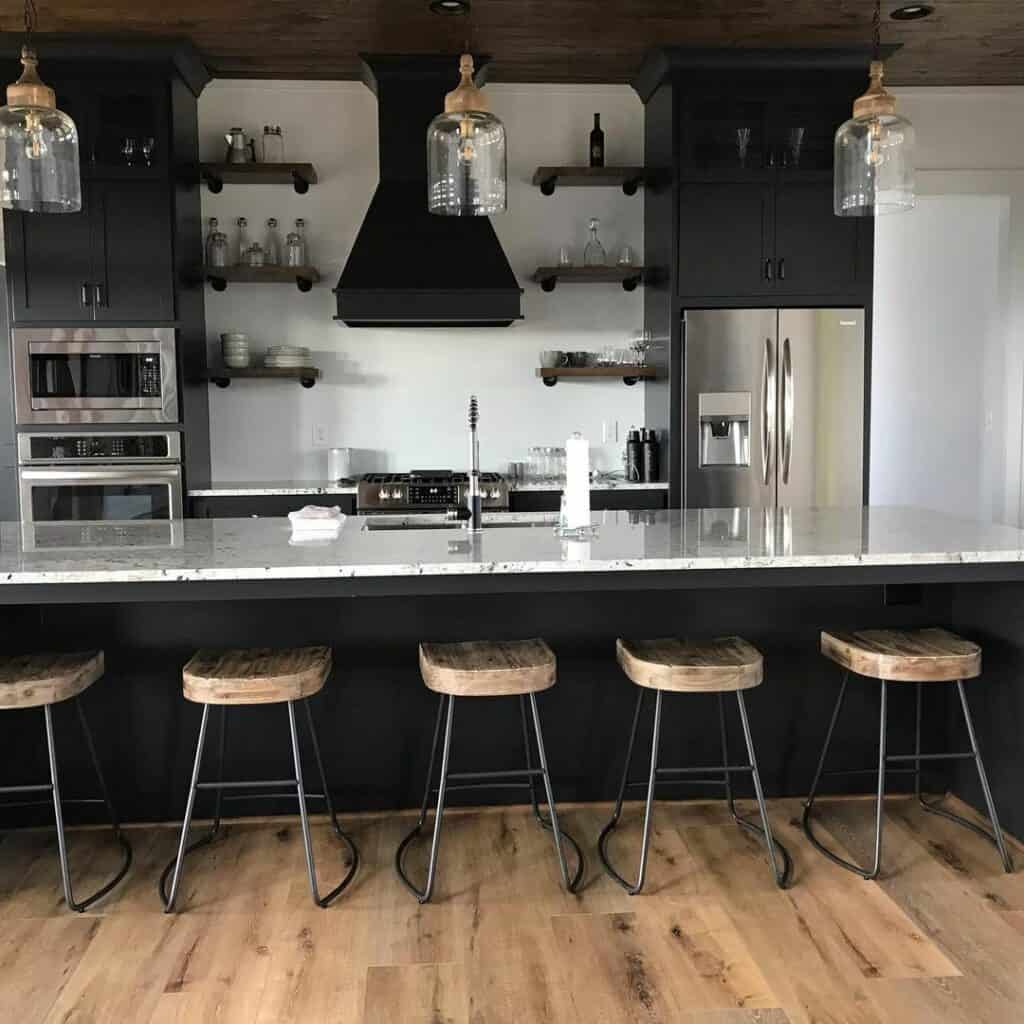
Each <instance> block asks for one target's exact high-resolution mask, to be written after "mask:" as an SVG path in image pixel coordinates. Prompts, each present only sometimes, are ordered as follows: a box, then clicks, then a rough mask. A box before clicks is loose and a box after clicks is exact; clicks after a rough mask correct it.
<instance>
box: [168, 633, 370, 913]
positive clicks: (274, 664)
mask: <svg viewBox="0 0 1024 1024" xmlns="http://www.w3.org/2000/svg"><path fill="white" fill-rule="evenodd" d="M330 671H331V652H330V650H329V649H328V648H326V647H309V648H299V649H297V650H284V651H266V650H253V651H225V652H216V651H199V652H198V653H197V654H196V655H195V656H194V657H193V658H192V660H191V661H190V662H189V663H188V665H186V666H185V672H184V676H185V696H186V697H188V698H189V699H190V700H198V701H201V702H202V703H203V715H202V719H201V721H200V724H199V740H198V742H197V744H196V756H195V761H194V762H193V766H192V778H191V782H190V785H189V792H188V800H187V802H186V805H185V818H184V821H183V822H182V828H181V836H180V839H179V841H178V852H177V856H176V857H175V858H174V860H172V861H171V862H170V863H168V864H167V866H166V867H165V868H164V870H163V873H162V874H161V876H160V885H159V888H160V897H161V899H162V900H163V904H164V910H165V911H166V912H168V913H170V912H171V911H173V910H174V906H175V902H176V900H177V896H178V890H179V886H180V884H181V877H182V871H183V868H184V861H185V858H186V857H187V856H188V854H190V853H192V852H193V851H194V850H197V849H199V848H200V847H203V846H207V845H209V844H210V843H211V842H213V840H214V839H215V838H216V837H217V835H218V833H219V832H220V825H221V803H222V801H223V800H251V799H256V798H263V799H276V798H278V797H280V796H281V794H280V793H261V794H256V793H253V792H252V790H254V789H263V788H272V789H282V788H285V787H287V788H292V789H294V793H295V796H296V798H297V800H298V804H299V817H300V821H301V824H302V841H303V848H304V852H305V860H306V874H307V877H308V879H309V890H310V894H311V895H312V897H313V902H314V903H315V904H316V905H317V906H318V907H326V906H328V905H329V904H330V903H332V902H333V901H334V900H335V899H336V898H337V897H338V896H339V895H341V893H342V892H344V891H345V889H346V888H347V887H348V885H349V883H350V882H351V881H352V879H353V878H354V877H355V873H356V870H357V869H358V867H359V851H358V850H357V849H356V846H355V843H354V842H353V841H352V839H351V838H350V837H349V836H348V835H347V834H346V833H345V832H344V831H343V830H342V828H341V826H340V825H339V823H338V818H337V814H336V812H335V809H334V803H333V801H332V800H331V794H330V791H329V789H328V787H327V777H326V775H325V773H324V766H323V760H322V758H321V755H320V743H319V740H318V738H317V734H316V729H315V727H314V724H313V713H312V710H311V709H310V706H309V700H308V697H309V696H310V695H311V694H314V693H317V692H318V691H319V690H320V689H321V688H322V687H323V684H324V682H325V681H326V679H327V677H328V675H329V674H330ZM247 689H248V691H249V693H250V694H251V696H249V695H247V693H246V691H247ZM268 694H270V695H271V697H270V699H268ZM204 697H205V698H208V699H207V700H202V699H201V698H204ZM296 700H301V701H302V703H303V704H304V705H305V708H306V721H307V724H308V726H309V734H310V739H311V741H312V745H313V752H314V756H315V758H316V765H317V772H318V774H319V777H320V784H321V786H322V792H320V793H307V792H306V789H305V783H304V781H303V775H302V758H301V753H300V749H299V734H298V727H297V723H296V719H295V703H296ZM213 702H217V703H220V704H221V705H222V706H221V720H220V737H219V744H218V747H219V750H218V759H217V760H218V765H217V781H216V782H200V781H199V773H200V769H201V767H202V762H203V751H204V749H205V746H206V731H207V725H208V722H209V717H210V706H211V703H213ZM229 703H230V704H235V705H246V704H255V703H283V704H286V705H287V708H288V728H289V733H290V739H291V750H292V763H293V767H294V777H293V778H290V779H264V780H258V781H245V782H225V781H224V751H225V744H226V732H227V705H228V704H229ZM200 790H213V791H214V792H215V793H216V803H215V805H214V818H213V823H212V825H211V827H210V828H209V829H208V830H207V832H206V833H205V834H204V835H202V836H201V837H200V838H198V839H196V840H194V841H193V842H192V843H189V842H188V834H189V828H190V826H191V823H192V815H193V812H194V810H195V801H196V795H197V794H198V792H199V791H200ZM225 790H242V791H245V792H244V793H243V794H242V795H230V794H229V795H224V791H225ZM310 799H315V800H323V801H324V803H325V804H326V806H327V812H328V814H329V816H330V819H331V827H332V829H333V830H334V834H335V835H336V836H337V837H338V839H340V840H341V842H342V843H344V844H345V846H346V847H347V849H348V854H349V859H350V864H349V868H348V871H347V873H346V874H345V876H344V878H342V880H341V881H340V882H339V883H338V884H337V885H336V886H335V887H334V888H333V889H331V890H330V892H328V893H326V894H324V895H321V894H320V888H319V885H318V883H317V877H316V864H315V861H314V858H313V840H312V835H311V833H310V827H309V813H308V810H307V805H306V801H307V800H310ZM168 878H170V879H171V883H170V889H169V890H168V887H167V880H168Z"/></svg>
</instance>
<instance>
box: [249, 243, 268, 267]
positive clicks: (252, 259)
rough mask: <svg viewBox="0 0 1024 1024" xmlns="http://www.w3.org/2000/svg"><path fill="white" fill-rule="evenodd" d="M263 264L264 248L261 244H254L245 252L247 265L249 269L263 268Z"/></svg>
mask: <svg viewBox="0 0 1024 1024" xmlns="http://www.w3.org/2000/svg"><path fill="white" fill-rule="evenodd" d="M263 263H264V253H263V246H262V245H260V243H259V242H253V243H252V245H250V246H249V248H248V249H247V250H246V251H245V265H246V266H247V267H262V266H263Z"/></svg>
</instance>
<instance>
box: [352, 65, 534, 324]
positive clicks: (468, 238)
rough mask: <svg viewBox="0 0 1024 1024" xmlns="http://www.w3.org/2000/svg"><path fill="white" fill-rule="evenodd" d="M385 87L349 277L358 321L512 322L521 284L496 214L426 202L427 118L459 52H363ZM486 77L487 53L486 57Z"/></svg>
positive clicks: (373, 78)
mask: <svg viewBox="0 0 1024 1024" xmlns="http://www.w3.org/2000/svg"><path fill="white" fill-rule="evenodd" d="M361 58H362V62H363V80H364V82H365V83H366V84H367V85H368V86H369V87H370V89H371V90H372V91H373V93H374V94H375V95H376V97H377V110H378V116H377V124H378V133H379V149H380V183H379V184H378V185H377V190H376V192H374V194H373V199H372V200H371V201H370V207H369V209H368V210H367V211H366V217H365V218H364V219H363V224H362V227H360V229H359V234H358V235H357V236H356V240H355V244H354V245H353V246H352V252H351V254H350V255H349V258H348V262H347V263H346V264H345V269H344V270H343V271H342V272H341V279H340V280H339V281H338V286H337V288H335V289H334V293H335V296H336V297H337V301H338V315H337V316H336V317H335V319H336V320H342V321H344V322H345V323H346V324H348V326H349V327H507V326H508V325H509V324H511V323H512V322H513V321H515V320H521V319H522V313H521V311H520V299H521V296H522V289H521V288H520V287H519V284H518V282H517V281H516V277H515V274H513V273H512V268H511V267H510V266H509V262H508V258H507V257H506V256H505V253H504V251H503V250H502V248H501V244H500V243H499V242H498V236H497V235H496V234H495V233H494V228H493V226H492V225H491V222H490V219H489V218H487V217H442V216H438V215H436V214H432V213H430V212H429V211H428V210H427V154H426V149H427V145H426V140H427V127H428V125H429V124H430V122H431V121H432V120H433V118H434V117H435V115H436V114H438V113H439V112H440V111H442V110H443V109H444V97H445V93H447V92H449V91H450V90H451V89H453V88H454V87H455V85H456V84H457V82H458V65H459V60H458V56H457V55H456V56H437V55H428V56H412V57H407V56H395V55H365V54H364V55H361ZM477 64H478V68H479V70H478V72H477V75H476V81H477V84H482V81H483V75H484V69H485V68H486V66H487V59H486V58H483V59H479V58H478V60H477Z"/></svg>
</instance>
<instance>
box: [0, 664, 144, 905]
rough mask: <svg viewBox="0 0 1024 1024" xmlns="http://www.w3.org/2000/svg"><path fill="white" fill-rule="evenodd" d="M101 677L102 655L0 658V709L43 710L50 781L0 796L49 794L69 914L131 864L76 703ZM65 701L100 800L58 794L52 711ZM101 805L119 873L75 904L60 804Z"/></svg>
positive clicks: (12, 788)
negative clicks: (116, 846)
mask: <svg viewBox="0 0 1024 1024" xmlns="http://www.w3.org/2000/svg"><path fill="white" fill-rule="evenodd" d="M102 675H103V652H102V651H84V652H81V653H77V654H23V655H15V656H13V657H0V709H3V710H12V709H15V708H37V707H42V709H43V720H44V722H45V724H46V750H47V754H48V755H49V761H50V781H49V782H48V783H41V784H39V785H28V786H3V787H0V793H12V794H16V793H39V792H45V791H49V793H50V797H51V799H52V801H53V814H54V817H55V818H56V821H57V849H58V851H59V853H60V877H61V882H62V883H63V886H64V902H65V903H67V905H68V906H69V907H70V908H71V909H72V910H77V911H78V912H79V913H81V911H83V910H87V909H88V908H89V907H91V906H92V905H93V904H94V903H95V902H96V901H97V900H100V899H102V898H103V897H104V896H106V895H107V893H108V892H110V891H111V889H113V888H114V886H115V885H117V883H118V882H120V881H121V879H122V878H124V876H125V875H126V874H127V873H128V868H129V867H131V863H132V848H131V844H130V843H129V842H128V840H127V838H126V837H125V835H124V833H123V832H122V831H121V826H120V823H119V822H118V820H117V814H116V812H115V811H114V805H113V803H112V802H111V800H110V791H109V790H108V789H107V783H106V780H105V779H104V778H103V771H102V769H101V768H100V762H99V758H98V757H97V756H96V745H95V744H94V743H93V739H92V732H91V731H90V730H89V723H88V722H87V721H86V718H85V709H84V708H83V707H82V702H81V700H80V697H81V695H82V693H84V692H85V691H86V690H87V689H88V688H89V687H90V686H92V684H93V683H95V682H96V680H97V679H99V678H100V676H102ZM66 700H74V702H75V708H76V710H77V712H78V722H79V724H80V726H81V728H82V735H83V736H84V737H85V745H86V748H87V749H88V751H89V757H90V759H91V760H92V764H93V768H94V769H95V771H96V778H97V780H98V781H99V787H100V793H101V794H102V796H101V797H100V798H96V799H85V798H74V799H69V798H66V797H65V798H62V797H61V792H60V782H59V773H58V768H57V745H56V742H55V740H54V732H53V705H54V704H59V703H61V702H63V701H66ZM48 803H50V800H26V801H20V802H18V803H15V804H5V805H4V806H6V807H32V806H38V805H42V804H48ZM98 803H103V804H106V807H107V813H108V814H109V816H110V822H111V825H112V826H113V828H114V837H115V838H116V839H117V841H118V843H120V845H121V850H122V860H121V867H120V868H119V869H118V872H117V874H116V875H114V877H113V878H112V879H111V880H110V881H109V882H107V883H106V885H104V886H102V887H101V888H99V889H97V890H96V892H94V893H93V894H92V895H91V896H88V897H86V898H85V899H84V900H81V901H77V900H76V899H75V896H74V890H73V889H72V886H71V869H70V867H69V866H68V844H67V837H66V835H65V833H64V813H63V805H64V804H98Z"/></svg>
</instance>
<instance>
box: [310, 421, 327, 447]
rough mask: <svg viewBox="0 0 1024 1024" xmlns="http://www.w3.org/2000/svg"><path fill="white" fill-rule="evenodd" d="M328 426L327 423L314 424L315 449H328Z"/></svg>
mask: <svg viewBox="0 0 1024 1024" xmlns="http://www.w3.org/2000/svg"><path fill="white" fill-rule="evenodd" d="M327 443H328V442H327V424H326V423H314V424H313V447H314V448H326V447H327Z"/></svg>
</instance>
